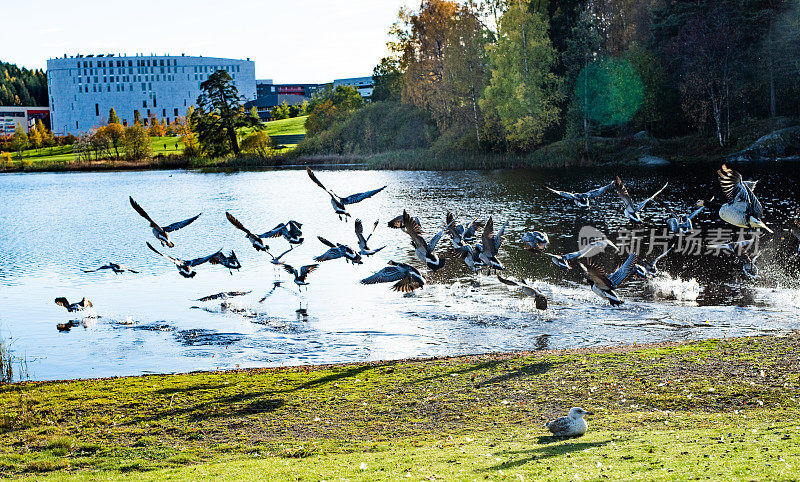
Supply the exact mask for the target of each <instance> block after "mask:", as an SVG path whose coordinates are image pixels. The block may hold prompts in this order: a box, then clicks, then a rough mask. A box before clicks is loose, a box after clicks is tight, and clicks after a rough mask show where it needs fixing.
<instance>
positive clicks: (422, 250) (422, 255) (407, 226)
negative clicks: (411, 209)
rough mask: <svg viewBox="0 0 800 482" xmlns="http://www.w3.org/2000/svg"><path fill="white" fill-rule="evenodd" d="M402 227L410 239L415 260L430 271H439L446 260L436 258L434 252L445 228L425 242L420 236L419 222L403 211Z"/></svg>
mask: <svg viewBox="0 0 800 482" xmlns="http://www.w3.org/2000/svg"><path fill="white" fill-rule="evenodd" d="M403 226H404V227H403V230H404V231H405V232H406V233H407V234H408V235H409V236H410V237H411V245H412V246H413V247H414V254H416V255H417V259H419V260H420V261H422V262H423V263H425V265H426V266H428V269H430V270H431V271H437V270H439V269H441V268H442V267H443V266H444V264H445V262H446V260H445V259H444V258H440V257H438V256H436V253H434V250H435V249H436V245H437V244H439V240H440V239H442V235H444V232H445V229H447V228H445V229H442V230H441V231H439V232H438V233H437V234H436V235H435V236H434V237H432V238H431V240H430V241H428V242H425V239H424V238H423V237H422V235H421V234H420V233H421V232H422V228H421V227H420V225H419V220H418V219H416V218H414V219H412V218H411V216H410V215H409V214H408V213H407V212H406V211H403Z"/></svg>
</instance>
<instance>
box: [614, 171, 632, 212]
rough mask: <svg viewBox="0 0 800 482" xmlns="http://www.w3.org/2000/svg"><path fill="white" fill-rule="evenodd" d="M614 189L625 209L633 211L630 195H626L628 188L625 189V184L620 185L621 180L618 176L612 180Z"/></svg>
mask: <svg viewBox="0 0 800 482" xmlns="http://www.w3.org/2000/svg"><path fill="white" fill-rule="evenodd" d="M614 188H615V189H616V190H617V196H619V198H620V199H621V200H622V204H624V205H625V207H626V208H631V209H633V208H634V206H633V199H631V195H630V194H628V188H627V187H625V184H623V183H622V179H620V178H619V176H616V177H615V178H614Z"/></svg>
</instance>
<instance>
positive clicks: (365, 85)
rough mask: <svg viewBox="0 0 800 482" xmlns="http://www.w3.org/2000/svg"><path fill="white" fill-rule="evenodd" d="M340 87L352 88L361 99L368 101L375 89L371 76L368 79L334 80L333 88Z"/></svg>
mask: <svg viewBox="0 0 800 482" xmlns="http://www.w3.org/2000/svg"><path fill="white" fill-rule="evenodd" d="M340 85H347V86H350V87H354V88H355V89H356V90H357V91H358V93H359V94H361V97H364V98H366V99H369V98H370V97H372V90H373V89H374V88H375V81H374V80H372V76H369V77H352V78H350V79H336V80H334V81H333V87H334V88H335V87H338V86H340Z"/></svg>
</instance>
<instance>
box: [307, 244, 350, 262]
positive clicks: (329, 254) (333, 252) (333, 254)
mask: <svg viewBox="0 0 800 482" xmlns="http://www.w3.org/2000/svg"><path fill="white" fill-rule="evenodd" d="M342 256H344V252H343V251H342V250H341V249H339V248H336V247H334V248H331V249H329V250H327V251H325V252H324V253H322V254H321V255H319V256H317V257H316V258H314V261H330V260H332V259H338V258H341V257H342Z"/></svg>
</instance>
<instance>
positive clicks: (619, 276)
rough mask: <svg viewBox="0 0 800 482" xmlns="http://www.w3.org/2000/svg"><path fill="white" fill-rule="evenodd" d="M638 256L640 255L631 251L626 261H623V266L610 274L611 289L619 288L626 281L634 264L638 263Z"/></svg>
mask: <svg viewBox="0 0 800 482" xmlns="http://www.w3.org/2000/svg"><path fill="white" fill-rule="evenodd" d="M637 257H638V256H637V255H636V253H631V254H630V255H628V259H626V260H625V262H624V263H622V266H620V267H619V268H617V270H616V271H614V274H612V275H611V276H609V278H608V280H609V281H611V289H616V288H618V287H619V286H620V285H621V284H622V283H623V282H624V281H625V279H626V278H627V277H628V275H630V274H631V272H632V271H633V269H634V266H635V265H636V258H637Z"/></svg>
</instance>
